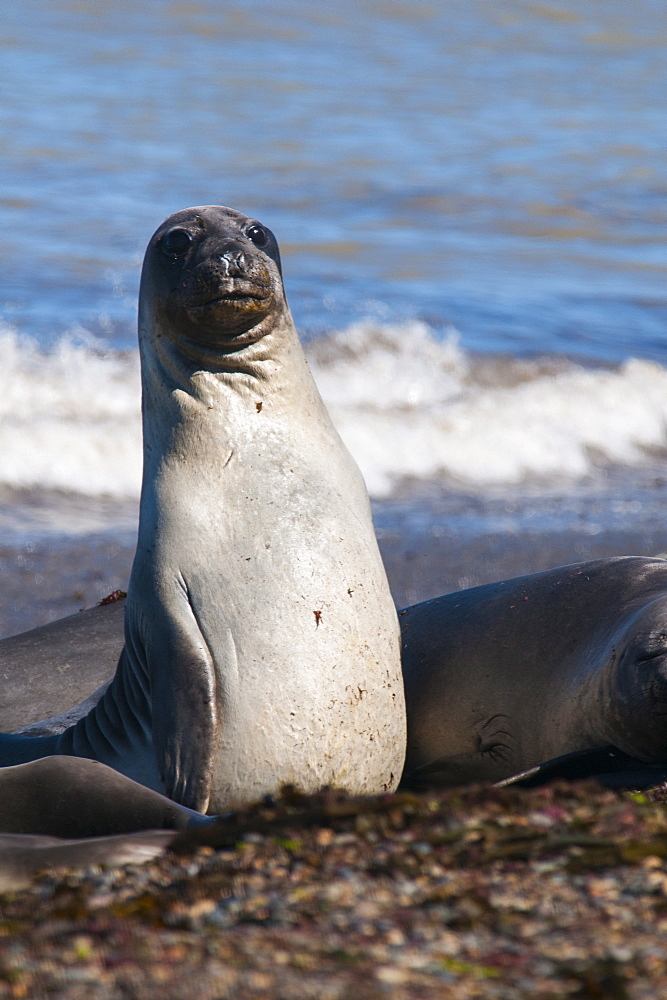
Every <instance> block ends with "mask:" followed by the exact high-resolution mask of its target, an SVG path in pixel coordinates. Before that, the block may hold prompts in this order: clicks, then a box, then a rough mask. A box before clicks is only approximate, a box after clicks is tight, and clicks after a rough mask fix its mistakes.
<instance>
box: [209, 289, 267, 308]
mask: <svg viewBox="0 0 667 1000" xmlns="http://www.w3.org/2000/svg"><path fill="white" fill-rule="evenodd" d="M267 298H268V296H267V295H260V294H259V293H258V292H239V291H233V292H224V293H223V294H222V295H216V296H215V297H214V298H211V299H207V300H206V302H197V303H196V304H195V305H192V306H190V308H191V309H208V308H209V307H210V306H217V305H226V304H227V303H228V302H265V301H266V299H267Z"/></svg>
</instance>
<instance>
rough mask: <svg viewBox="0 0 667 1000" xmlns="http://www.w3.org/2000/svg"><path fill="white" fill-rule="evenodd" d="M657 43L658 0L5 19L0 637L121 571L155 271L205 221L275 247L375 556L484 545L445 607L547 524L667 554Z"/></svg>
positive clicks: (117, 4)
mask: <svg viewBox="0 0 667 1000" xmlns="http://www.w3.org/2000/svg"><path fill="white" fill-rule="evenodd" d="M666 45H667V17H666V15H665V8H664V4H663V3H662V2H661V0H636V2H635V3H633V4H632V5H629V4H627V3H625V2H623V0H605V2H604V3H586V4H582V3H581V2H580V0H541V2H531V0H469V2H467V3H465V4H461V3H459V2H457V0H438V2H428V3H427V2H421V0H373V2H371V0H355V2H353V0H340V2H338V3H337V4H336V5H335V6H334V5H332V4H327V3H324V2H322V0H311V2H309V3H308V4H304V3H302V2H299V0H272V2H268V0H259V2H258V0H252V2H251V0H233V2H230V3H226V4H224V5H223V4H220V3H218V2H216V0H197V2H193V3H179V2H168V0H143V2H142V3H141V4H136V3H130V2H129V0H107V2H105V3H104V4H100V3H98V2H96V0H78V2H76V3H72V2H70V0H25V2H24V3H21V4H14V5H6V7H5V10H4V12H3V21H2V32H1V37H0V60H1V64H2V77H1V79H0V149H1V151H2V155H1V157H0V164H1V165H0V170H1V171H2V187H1V189H0V225H1V226H2V232H3V236H4V240H3V245H4V253H3V254H2V256H1V259H0V321H1V322H2V327H1V328H0V417H1V418H2V422H1V423H0V554H1V553H4V555H2V558H3V559H4V563H3V565H6V566H8V567H12V570H11V579H12V587H11V588H10V593H9V596H7V597H6V600H5V607H4V609H3V608H2V607H0V633H2V632H3V631H5V632H7V631H10V630H15V629H16V628H17V627H26V625H27V624H31V623H33V622H34V621H36V620H38V619H45V618H48V617H53V616H54V615H55V614H56V613H64V610H65V609H66V608H69V607H70V606H71V607H72V609H73V606H74V605H75V604H76V603H77V601H78V602H80V601H82V600H83V601H86V600H90V599H91V593H92V591H91V588H93V587H97V586H99V587H101V588H104V587H106V586H107V584H109V585H111V584H112V583H113V584H114V585H115V584H116V583H117V582H118V583H120V582H122V578H123V577H124V575H125V574H126V563H127V559H128V558H129V556H127V552H129V553H130V554H131V545H132V543H131V536H132V532H133V527H132V526H133V524H134V523H135V518H136V514H135V511H136V491H137V481H138V469H139V465H140V438H139V433H140V432H139V429H138V384H137V380H136V355H135V353H134V350H135V323H136V297H137V290H138V278H139V271H140V264H141V256H142V253H143V248H144V246H145V244H146V242H147V240H148V238H149V236H150V234H151V232H152V231H153V230H154V229H155V227H156V226H157V225H158V224H159V223H160V222H161V221H162V219H163V218H164V217H166V216H167V215H169V214H170V213H171V212H173V211H175V210H177V209H179V208H182V207H184V206H186V205H192V204H206V203H221V204H227V205H231V206H233V207H235V208H238V209H240V210H242V211H244V212H246V213H247V214H250V215H253V216H255V217H257V218H259V219H260V220H261V221H263V222H265V223H266V224H267V225H269V226H270V227H271V228H272V229H273V230H274V232H275V233H276V235H277V237H278V239H279V242H280V245H281V250H282V255H283V262H284V270H285V277H286V287H287V293H288V298H289V300H290V303H291V306H292V309H293V312H294V316H295V319H296V322H297V326H298V327H299V329H300V331H301V333H302V335H303V338H304V340H305V341H306V342H307V343H309V345H310V348H311V351H312V357H313V363H314V368H315V370H316V376H317V377H318V379H319V380H320V383H321V385H322V387H323V392H324V393H325V397H326V398H327V402H328V403H329V405H330V406H331V409H332V412H333V414H334V417H335V419H336V421H337V423H339V426H340V427H341V431H342V432H343V433H344V436H346V435H347V437H346V440H348V443H349V445H350V447H351V449H352V450H353V452H354V453H355V455H356V456H357V458H358V460H359V462H360V464H361V466H362V469H363V471H364V473H365V475H366V477H367V481H368V483H369V488H370V490H371V493H372V495H373V496H374V497H375V498H376V501H377V511H378V524H379V525H380V528H381V531H383V532H384V533H385V535H386V537H387V538H390V537H391V538H394V537H398V534H399V533H398V529H397V528H396V525H397V524H398V523H399V522H400V524H401V525H402V528H401V531H402V533H403V534H402V535H401V539H402V541H401V544H403V542H404V543H405V545H407V546H408V548H410V546H412V549H411V551H413V550H414V551H416V548H415V547H416V546H418V545H421V544H422V542H423V545H424V547H425V550H428V549H429V548H431V547H432V546H431V543H430V542H428V539H429V538H430V539H432V538H433V537H434V533H435V534H437V535H438V537H441V536H442V537H449V536H448V531H449V532H450V533H451V535H452V536H456V537H460V536H461V530H462V529H461V521H460V517H461V516H462V517H463V518H464V520H465V524H466V526H467V527H466V528H465V531H463V535H465V537H466V538H468V539H469V542H468V549H467V551H468V552H469V553H473V552H475V551H477V550H476V549H475V545H476V544H478V543H479V544H482V543H481V542H480V539H483V538H488V539H490V538H492V537H493V538H498V539H500V541H499V542H498V545H497V549H498V553H500V554H498V553H497V554H496V555H494V558H493V559H492V560H491V561H490V562H489V561H488V560H487V563H485V564H484V565H485V566H487V568H486V569H485V570H484V573H481V571H480V572H477V575H475V573H476V571H475V568H474V567H473V568H472V569H471V567H470V566H467V568H466V567H464V568H463V569H462V568H461V567H462V566H463V563H464V562H465V561H466V560H467V562H470V561H471V560H472V558H473V556H472V555H468V556H466V555H465V554H459V555H458V556H454V555H452V556H451V562H452V565H451V566H448V567H447V571H446V572H445V571H444V570H442V569H439V570H438V573H439V574H440V575H439V576H438V579H437V581H436V580H435V579H434V581H433V584H432V586H433V588H436V587H437V586H441V588H442V589H443V590H444V589H447V587H449V586H453V585H456V583H457V582H458V581H460V580H467V581H470V582H478V580H479V579H481V577H482V576H484V575H485V574H486V575H487V576H488V575H489V574H494V573H495V574H499V575H501V574H502V573H503V572H505V570H506V569H508V567H509V566H510V564H511V567H512V569H514V568H516V569H517V572H520V571H522V569H530V568H537V566H534V564H533V563H531V560H530V559H529V558H526V559H524V561H523V562H521V559H517V558H516V557H515V555H512V557H511V559H510V557H509V555H508V553H509V552H510V549H511V551H512V552H513V553H516V552H517V551H519V550H520V551H523V549H522V540H523V539H525V538H528V536H529V535H531V531H532V530H533V528H534V530H535V532H536V533H537V534H538V535H540V537H541V538H542V539H544V538H546V537H547V535H548V536H549V537H555V535H556V534H558V533H559V532H560V535H561V536H562V538H561V542H560V543H559V547H558V551H557V552H556V551H555V550H554V549H553V547H552V548H549V546H547V545H546V543H544V545H543V546H542V549H541V550H540V551H543V555H544V559H551V558H560V557H561V556H562V559H561V561H567V558H569V556H570V555H571V554H574V555H577V554H584V555H585V554H586V553H588V552H589V551H592V549H590V547H589V548H588V549H587V548H586V547H585V546H584V547H583V548H582V547H581V538H582V537H585V538H600V537H602V536H604V537H605V538H606V537H607V535H608V533H609V532H611V536H613V538H612V541H609V542H608V543H605V544H607V547H608V548H609V549H610V550H611V549H614V548H619V547H621V548H624V547H625V546H626V545H631V544H634V545H635V549H637V547H638V546H640V545H643V546H644V547H645V548H655V547H656V546H658V547H660V546H661V545H662V541H661V539H660V538H659V537H658V535H659V532H658V534H656V532H657V530H658V529H657V527H656V525H657V524H658V523H659V517H658V516H657V513H656V512H657V510H658V507H659V505H658V497H660V496H661V493H660V490H661V489H662V486H661V484H662V482H663V480H662V470H663V468H667V464H665V457H666V456H667V353H666V342H665V330H666V328H667V291H666V288H667V285H666V283H665V277H666V274H667V262H666V259H665V242H666V240H665V237H666V235H667V209H666V207H665V206H666V204H667V201H666V198H665V195H666V194H667V165H666V162H665V156H664V150H665V132H666V129H665V126H666V120H665V109H664V94H665V93H667V60H666V59H665V48H666ZM545 497H547V498H550V499H549V500H548V503H549V504H551V507H550V508H549V510H550V511H551V513H549V514H548V515H547V512H546V507H545V503H546V501H545V500H544V498H545ZM531 498H532V499H531ZM540 498H541V499H540ZM595 504H597V505H598V507H596V508H595V509H596V510H597V513H596V515H595V517H594V518H593V521H591V513H590V512H591V510H592V506H591V505H593V507H595ZM613 504H617V505H618V504H621V506H622V505H623V504H626V505H627V504H629V505H632V504H639V507H634V508H633V507H632V506H630V507H623V506H622V509H623V510H624V511H625V514H624V515H623V517H619V516H618V509H619V508H618V507H616V508H614V507H613ZM383 505H384V506H383ZM494 505H495V506H494ZM517 505H518V506H517ZM531 505H532V506H531ZM554 505H555V508H554ZM656 505H658V506H656ZM552 508H554V509H555V511H556V513H554V509H552ZM598 508H599V509H598ZM559 509H560V510H562V511H563V512H565V511H567V512H569V513H567V515H566V516H565V515H564V516H563V518H562V519H561V520H560V521H559V520H558V516H557V511H558V510H559ZM649 510H650V511H651V514H650V517H649V515H648V513H647V511H649ZM512 511H514V513H512ZM573 511H576V512H578V513H573ZM614 511H616V513H614ZM494 512H495V513H494ZM508 512H509V513H508ZM521 512H523V513H521ZM408 514H409V516H408ZM496 515H497V516H496ZM554 517H555V521H554ZM498 518H499V519H500V520H498ZM415 519H416V520H415ZM508 519H509V520H508ZM417 522H418V524H419V527H417V526H416V524H417ZM621 522H622V523H621ZM649 522H650V524H651V529H650V531H649V533H648V534H646V533H645V529H646V530H648V529H647V528H646V526H647V524H648V523H649ZM591 523H594V524H595V525H597V529H596V531H589V530H588V527H590V524H591ZM489 525H492V526H493V527H489ZM508 525H514V529H511V528H510V527H508ZM558 525H560V527H558ZM577 525H579V527H581V525H584V527H583V528H581V532H579V528H578V527H577ZM499 526H500V527H499ZM503 526H504V527H503ZM587 526H588V527H587ZM629 526H630V527H631V528H632V532H634V534H631V537H630V538H627V537H626V536H625V535H622V537H621V535H619V534H618V532H619V531H620V530H621V527H625V528H628V530H630V527H629ZM578 532H579V533H578ZM642 532H644V534H642ZM123 533H125V534H123ZM611 536H610V537H611ZM531 537H532V535H531ZM104 538H107V539H110V541H109V543H108V544H109V546H111V547H113V546H118V545H121V548H122V549H123V552H126V555H124V556H123V557H122V559H121V562H120V563H119V564H118V567H117V568H116V569H114V570H113V572H111V571H109V572H107V570H105V569H104V568H102V569H100V567H104V566H105V565H107V563H105V560H107V562H108V559H112V557H111V556H102V555H100V552H101V551H102V550H101V549H100V548H99V545H104V544H106V543H103V542H102V541H100V539H104ZM406 538H408V541H406V540H405V539H406ZM119 539H121V540H122V539H125V541H120V542H119ZM410 539H411V540H412V541H409V540H410ZM419 539H422V542H420V541H419ZM423 539H427V541H425V542H424V541H423ZM470 539H472V540H473V541H470ZM475 539H476V540H477V541H474V540H475ZM568 539H569V540H570V541H569V542H568ZM614 539H615V541H614ZM392 544H393V543H392ZM493 544H494V545H495V542H494V543H493ZM664 544H665V547H667V535H666V537H665V543H664ZM489 545H491V542H489ZM26 546H27V547H28V548H26ZM45 546H46V547H45ZM49 546H50V548H49ZM67 546H70V548H69V549H67V551H68V552H71V553H73V554H72V555H71V558H70V557H69V556H68V557H67V558H66V557H65V555H64V553H65V548H66V547H67ZM123 546H124V548H123ZM397 546H398V543H396V544H395V545H394V549H393V550H392V551H393V552H398V551H399V550H400V551H403V549H401V546H398V547H397ZM503 546H504V547H503ZM577 546H579V548H577ZM30 547H31V548H30ZM454 548H455V546H454ZM538 548H539V546H538ZM529 549H530V551H534V550H535V545H534V544H533V543H531V545H530V546H529ZM104 551H107V549H105V550H104ZM414 551H413V555H414ZM494 551H495V550H494ZM605 551H606V550H605ZM85 553H93V554H92V555H90V557H88V556H85V557H84V554H85ZM503 553H504V554H503ZM113 558H115V556H114V557H113ZM420 558H421V557H420ZM438 558H439V559H440V562H441V563H442V561H443V560H445V561H446V557H445V555H443V556H442V557H440V556H438ZM475 558H476V559H477V564H478V565H481V563H482V562H483V559H481V557H480V556H479V552H478V553H477V556H476V557H475ZM86 559H88V562H86ZM21 560H23V562H22V563H21V565H20V566H19V563H20V561H21ZM68 560H69V561H68ZM123 560H125V561H123ZM457 560H458V562H457ZM390 561H391V560H390ZM395 561H396V560H395ZM418 561H419V560H418ZM112 562H113V559H112ZM412 562H413V563H414V559H413V560H412ZM84 563H86V565H89V566H90V572H89V571H88V570H86V571H85V572H84V571H83V570H79V569H78V568H77V567H80V566H82V565H83V564H84ZM404 563H405V560H404ZM454 564H456V565H454ZM515 564H516V566H515ZM109 565H110V563H109ZM401 565H404V564H403V563H402V564H401ZM405 565H407V563H405ZM420 565H421V563H420ZM66 566H69V569H66V568H65V567H66ZM17 567H18V568H17ZM21 567H22V568H21ZM457 567H458V568H457ZM7 572H8V571H7ZM7 572H5V571H3V578H6V577H7ZM88 572H89V575H88V577H86V576H85V573H88ZM394 572H395V574H396V579H397V581H398V577H399V576H400V572H401V571H400V568H397V569H395V570H394ZM420 572H423V573H425V574H426V572H427V571H426V569H424V568H423V566H422V570H420ZM428 572H431V571H430V570H429V571H428ZM434 572H435V571H434ZM77 573H79V575H80V576H81V580H83V579H84V577H85V580H88V581H89V582H88V583H85V581H84V582H81V580H79V577H77ZM105 574H106V575H105ZM114 574H115V575H114ZM457 574H458V575H457ZM436 575H437V574H436ZM37 577H41V582H40V580H37ZM90 580H93V581H94V583H90ZM77 581H78V582H77ZM461 585H463V584H461ZM396 587H397V589H398V590H401V587H402V590H401V593H402V594H403V595H404V596H405V595H407V596H409V597H411V598H414V599H416V597H417V596H426V593H425V592H424V591H425V589H429V587H431V584H430V583H429V585H428V587H424V588H422V590H420V589H419V580H418V579H416V578H415V579H413V578H412V577H411V582H410V584H409V586H408V585H407V584H406V583H405V581H403V583H400V582H397V583H396ZM40 588H41V589H40ZM47 591H48V594H47ZM61 591H62V592H65V591H66V592H67V594H68V595H70V596H68V598H67V600H68V601H69V604H66V603H63V601H62V600H61V598H60V597H59V596H58V595H59V594H60V592H61ZM42 592H43V594H44V595H46V596H44V597H43V599H42V597H39V599H38V598H36V597H35V594H38V593H39V594H41V593H42ZM75 593H76V594H79V593H81V594H83V597H77V598H76V599H75V598H74V596H73V595H74V594H75ZM48 595H51V596H48ZM40 602H41V603H40ZM26 609H27V610H26Z"/></svg>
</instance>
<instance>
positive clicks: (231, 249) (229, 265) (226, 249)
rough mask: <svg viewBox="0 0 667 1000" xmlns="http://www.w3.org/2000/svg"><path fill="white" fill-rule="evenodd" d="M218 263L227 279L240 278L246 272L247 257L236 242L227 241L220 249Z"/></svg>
mask: <svg viewBox="0 0 667 1000" xmlns="http://www.w3.org/2000/svg"><path fill="white" fill-rule="evenodd" d="M219 261H220V264H221V266H222V271H223V274H225V275H226V276H227V277H228V278H241V277H243V275H244V274H245V273H246V271H247V267H248V261H247V256H246V253H245V251H244V248H243V247H242V245H241V244H240V243H239V242H237V240H227V242H226V243H224V244H223V246H222V247H220V250H219Z"/></svg>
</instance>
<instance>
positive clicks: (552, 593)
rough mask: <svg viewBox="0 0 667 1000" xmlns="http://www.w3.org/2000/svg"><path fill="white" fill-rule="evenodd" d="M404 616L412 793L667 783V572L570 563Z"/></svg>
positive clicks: (661, 567)
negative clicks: (591, 781)
mask: <svg viewBox="0 0 667 1000" xmlns="http://www.w3.org/2000/svg"><path fill="white" fill-rule="evenodd" d="M399 619H400V621H401V629H402V635H403V675H404V681H405V693H406V702H407V712H408V747H407V756H406V765H405V772H404V775H403V784H405V785H409V786H412V787H419V786H425V785H434V784H435V785H455V784H462V783H464V782H470V781H492V782H499V781H502V780H503V779H507V778H509V777H511V776H513V775H516V774H517V772H526V771H529V773H528V774H521V775H520V779H523V780H524V781H525V783H527V784H529V783H533V784H537V783H539V781H540V777H542V778H543V780H548V779H550V778H555V777H566V778H579V777H587V776H591V775H596V774H597V775H601V776H606V777H608V779H609V780H608V781H606V783H608V784H611V785H616V786H622V785H624V784H625V785H626V786H630V787H639V786H640V785H649V784H653V785H655V784H659V783H660V781H662V780H665V777H666V776H667V724H666V719H667V561H665V560H663V559H650V558H641V557H631V556H627V557H619V558H613V559H602V560H598V561H595V562H587V563H579V564H575V565H572V566H563V567H560V568H558V569H553V570H549V571H547V572H543V573H536V574H534V575H531V576H524V577H519V578H518V579H514V580H506V581H503V582H501V583H492V584H487V585H486V586H481V587H475V588H472V589H470V590H464V591H460V592H459V593H454V594H447V595H446V596H445V597H438V598H436V599H434V600H431V601H425V602H424V603H422V604H417V605H414V606H413V607H411V608H406V609H405V610H403V611H401V612H399ZM565 755H567V756H565ZM553 758H556V759H555V760H554V759H553ZM544 762H547V763H544ZM539 765H543V767H542V768H540V767H539ZM529 769H530V770H529ZM517 780H519V779H517Z"/></svg>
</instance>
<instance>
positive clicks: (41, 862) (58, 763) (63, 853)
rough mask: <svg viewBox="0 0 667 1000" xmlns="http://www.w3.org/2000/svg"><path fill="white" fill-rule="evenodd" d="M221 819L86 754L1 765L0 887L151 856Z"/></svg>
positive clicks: (22, 884)
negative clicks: (179, 836) (41, 873)
mask: <svg viewBox="0 0 667 1000" xmlns="http://www.w3.org/2000/svg"><path fill="white" fill-rule="evenodd" d="M110 620H112V619H110ZM215 822H216V821H215V819H214V818H213V817H208V816H202V815H201V814H200V813H197V812H193V811H191V810H190V809H185V808H184V807H183V806H179V805H177V804H176V803H175V802H172V801H171V799H167V798H165V796H164V795H159V794H158V793H157V792H153V791H151V790H150V789H149V788H145V787H144V786H143V785H138V784H137V783H136V782H135V781H131V780H130V778H126V777H125V776H124V775H122V774H119V773H118V771H114V770H112V769H111V768H110V767H107V766H106V765H105V764H100V763H99V762H98V761H94V760H87V759H86V758H85V757H44V758H43V759H41V760H36V761H32V762H31V763H29V764H18V765H17V766H16V767H3V768H0V891H7V890H15V889H20V888H24V887H25V886H26V885H29V883H30V881H31V879H32V878H33V877H34V875H36V874H37V872H39V871H43V870H46V869H48V870H53V869H54V868H82V867H88V866H90V865H97V864H105V865H122V864H128V863H130V862H132V863H135V864H138V863H140V862H143V861H148V860H150V859H151V858H153V857H155V856H156V855H157V854H160V853H162V851H164V850H165V849H166V848H167V847H169V845H170V844H171V843H172V841H173V840H174V838H175V837H176V834H177V833H179V832H181V833H185V832H187V831H190V830H193V829H200V828H201V827H208V826H214V825H215Z"/></svg>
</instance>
